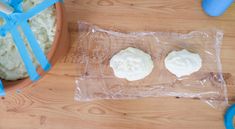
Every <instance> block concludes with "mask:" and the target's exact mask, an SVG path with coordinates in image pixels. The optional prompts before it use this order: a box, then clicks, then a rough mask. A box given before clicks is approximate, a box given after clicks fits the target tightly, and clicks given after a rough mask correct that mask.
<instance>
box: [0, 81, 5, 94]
mask: <svg viewBox="0 0 235 129" xmlns="http://www.w3.org/2000/svg"><path fill="white" fill-rule="evenodd" d="M5 95H6V93H5V91H4V87H3V84H2V82H1V80H0V96H5Z"/></svg>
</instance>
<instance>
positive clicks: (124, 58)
mask: <svg viewBox="0 0 235 129" xmlns="http://www.w3.org/2000/svg"><path fill="white" fill-rule="evenodd" d="M110 67H111V68H113V71H114V74H115V76H116V77H118V78H123V79H127V80H128V81H137V80H141V79H144V78H145V77H147V76H148V75H149V74H150V73H151V72H152V70H153V68H154V64H153V61H152V58H151V56H150V55H149V54H147V53H145V52H143V51H142V50H139V49H136V48H132V47H129V48H127V49H125V50H122V51H120V52H119V53H117V54H116V55H114V56H113V57H112V59H111V60H110Z"/></svg>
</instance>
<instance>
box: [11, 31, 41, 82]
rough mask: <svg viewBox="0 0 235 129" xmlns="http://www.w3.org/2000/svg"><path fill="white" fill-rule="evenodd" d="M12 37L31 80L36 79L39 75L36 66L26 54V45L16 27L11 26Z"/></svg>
mask: <svg viewBox="0 0 235 129" xmlns="http://www.w3.org/2000/svg"><path fill="white" fill-rule="evenodd" d="M11 34H12V37H13V39H14V42H15V45H16V47H17V49H18V51H19V53H20V56H21V58H22V60H23V61H24V64H25V68H26V70H27V72H28V74H29V77H30V79H31V80H32V81H37V80H38V79H39V78H40V76H39V75H38V73H37V71H36V68H35V67H34V65H33V62H32V61H31V58H30V56H29V54H28V51H27V49H26V46H25V44H24V41H23V39H22V38H21V37H20V33H19V32H18V30H17V28H13V29H12V30H11Z"/></svg>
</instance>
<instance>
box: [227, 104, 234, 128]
mask: <svg viewBox="0 0 235 129" xmlns="http://www.w3.org/2000/svg"><path fill="white" fill-rule="evenodd" d="M234 116H235V105H232V106H231V107H230V108H229V109H228V110H227V111H226V114H225V115H224V124H225V127H226V129H234V125H233V118H234Z"/></svg>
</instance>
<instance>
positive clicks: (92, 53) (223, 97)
mask: <svg viewBox="0 0 235 129" xmlns="http://www.w3.org/2000/svg"><path fill="white" fill-rule="evenodd" d="M222 39H223V33H222V32H220V31H218V30H210V31H193V32H191V33H188V34H180V33H167V32H135V33H119V32H114V31H110V30H104V29H101V28H99V27H97V26H93V25H90V24H87V23H79V42H78V43H79V44H78V46H79V51H80V52H79V53H80V54H81V55H80V57H79V58H81V59H82V61H81V62H82V63H80V64H78V65H79V66H80V67H82V68H83V69H82V73H83V74H82V76H81V77H78V78H77V79H76V94H75V99H76V100H78V101H91V100H97V99H135V98H140V97H158V96H174V97H185V98H197V99H201V100H203V101H206V102H207V103H208V104H210V105H211V106H213V107H215V108H217V107H221V106H223V107H224V106H225V105H227V91H226V84H225V82H224V79H223V76H222V70H221V62H220V45H221V41H222ZM128 47H134V48H138V49H141V50H143V51H145V52H146V53H148V54H150V55H151V56H152V59H153V61H154V66H155V67H154V70H153V72H152V73H151V74H150V75H149V76H148V77H146V78H145V79H142V80H139V81H133V82H130V81H127V80H125V79H120V78H117V77H115V76H114V73H113V70H112V68H110V66H109V61H110V59H111V58H112V57H113V56H114V55H115V54H116V53H118V52H119V51H120V50H123V49H126V48H128ZM182 49H187V50H189V51H192V52H194V53H198V54H200V56H201V58H202V60H203V63H202V68H201V69H200V70H199V71H198V72H196V73H194V74H192V75H190V76H186V77H182V78H177V77H176V76H175V75H173V74H171V73H170V72H169V71H168V70H167V69H166V68H165V66H164V59H165V57H166V56H167V55H168V54H169V52H171V51H173V50H182ZM80 70H81V69H80Z"/></svg>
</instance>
